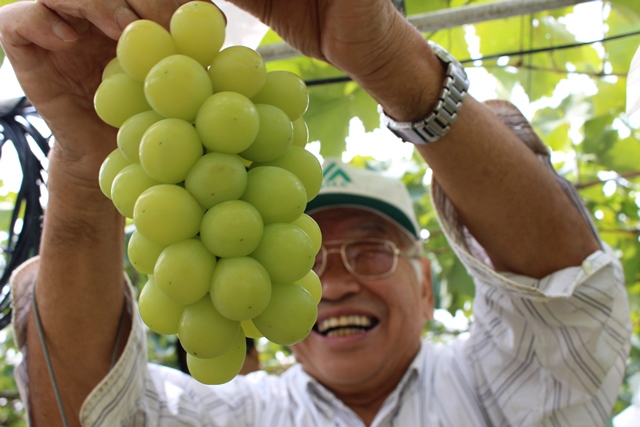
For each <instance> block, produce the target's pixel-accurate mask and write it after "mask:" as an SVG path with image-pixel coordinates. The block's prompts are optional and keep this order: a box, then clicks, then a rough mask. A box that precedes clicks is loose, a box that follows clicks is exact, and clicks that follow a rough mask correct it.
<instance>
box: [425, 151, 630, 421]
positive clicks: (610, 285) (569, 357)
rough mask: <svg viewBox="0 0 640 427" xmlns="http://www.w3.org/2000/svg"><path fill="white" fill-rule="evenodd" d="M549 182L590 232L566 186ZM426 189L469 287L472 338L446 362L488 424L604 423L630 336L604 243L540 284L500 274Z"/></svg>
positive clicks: (618, 274) (447, 206)
mask: <svg viewBox="0 0 640 427" xmlns="http://www.w3.org/2000/svg"><path fill="white" fill-rule="evenodd" d="M539 157H540V156H539ZM541 160H543V161H545V159H541ZM547 166H549V167H551V165H550V163H547ZM554 174H555V171H554ZM556 177H557V179H558V181H559V182H560V184H561V185H562V187H563V188H564V190H565V192H566V193H567V194H568V196H569V197H570V198H571V200H572V201H573V203H574V204H575V206H576V208H577V209H579V210H580V212H581V213H582V215H583V216H584V217H585V219H586V220H587V221H588V222H589V224H590V225H591V227H592V230H593V232H594V234H596V231H595V227H594V226H593V224H592V223H591V220H590V217H589V215H588V212H587V211H586V209H585V208H584V206H583V205H582V202H581V199H580V197H579V196H578V194H577V192H576V191H575V189H574V188H573V186H571V185H570V184H569V183H568V182H567V181H565V180H563V178H561V177H559V176H558V175H556ZM432 188H433V193H432V197H433V202H434V206H435V207H436V211H437V213H438V218H439V220H440V223H441V225H442V229H443V232H444V233H445V235H446V236H447V239H448V240H449V243H450V244H451V246H452V248H453V250H454V251H455V253H456V255H457V256H458V258H459V259H460V260H461V262H462V263H463V264H464V265H465V267H466V269H467V271H468V272H469V274H470V275H471V276H472V277H473V279H474V282H475V284H476V295H475V298H474V307H473V323H472V326H471V330H470V334H469V336H468V338H467V339H466V340H465V341H464V342H463V344H462V345H461V347H460V348H458V350H459V351H455V352H453V354H452V359H455V360H452V363H455V364H456V366H462V365H464V368H463V369H460V372H463V374H462V375H463V376H464V377H465V378H464V379H463V380H462V379H461V381H464V382H465V383H466V384H471V385H470V387H471V388H472V389H473V393H474V394H475V395H476V397H475V399H477V400H478V401H480V405H481V406H482V407H483V408H484V409H485V411H486V413H485V414H484V416H486V417H488V418H489V419H491V424H492V425H509V426H516V425H535V426H542V425H545V426H546V425H549V426H565V425H566V426H569V425H581V426H591V425H593V426H602V425H605V424H606V423H607V421H608V420H609V417H610V415H611V409H612V407H613V405H614V403H615V401H616V398H617V395H618V390H619V387H620V385H621V382H622V378H623V375H624V370H625V363H626V358H627V355H628V353H629V350H630V336H631V324H630V318H629V305H628V300H627V293H626V289H625V283H624V274H623V271H622V267H621V265H620V263H619V261H618V259H617V258H616V257H615V255H614V253H613V251H612V250H611V249H610V248H609V247H608V246H607V245H606V244H604V243H601V250H598V251H596V252H595V253H593V254H591V255H590V256H589V257H587V259H585V260H584V262H583V263H582V265H580V266H576V267H570V268H566V269H562V270H560V271H556V272H554V273H552V274H550V275H548V276H547V277H544V278H542V279H534V278H530V277H525V276H521V275H516V274H508V273H498V272H496V271H495V270H494V269H493V267H492V265H491V262H490V260H489V257H488V256H487V254H486V252H485V251H484V249H483V248H482V247H481V246H480V244H479V243H478V242H477V241H476V240H475V239H474V238H473V236H472V235H471V234H470V233H469V231H468V230H467V229H465V227H464V226H463V225H462V224H461V222H460V221H459V219H458V215H457V212H456V211H455V208H454V207H453V205H452V204H451V203H450V201H449V200H448V199H447V197H446V195H445V194H444V191H443V190H442V188H441V187H440V186H439V185H438V184H437V182H434V185H433V187H432ZM596 236H597V234H596ZM458 344H460V343H458Z"/></svg>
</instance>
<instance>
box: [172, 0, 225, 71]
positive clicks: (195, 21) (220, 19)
mask: <svg viewBox="0 0 640 427" xmlns="http://www.w3.org/2000/svg"><path fill="white" fill-rule="evenodd" d="M225 26H226V22H225V18H224V15H223V14H222V12H220V10H219V9H218V8H217V7H216V6H215V5H213V4H211V3H206V2H202V1H193V2H189V3H186V4H183V5H182V6H180V7H179V8H178V9H177V10H176V11H175V12H174V13H173V15H172V16H171V22H170V23H169V31H170V32H171V35H172V36H173V40H174V41H175V44H176V46H177V48H178V51H179V52H180V53H182V54H183V55H187V56H190V57H191V58H193V59H195V60H196V61H198V62H199V63H200V64H201V65H202V66H203V67H207V66H209V64H211V61H212V60H213V58H214V57H215V56H216V55H217V54H218V51H219V50H220V48H221V47H222V44H223V43H224V39H225Z"/></svg>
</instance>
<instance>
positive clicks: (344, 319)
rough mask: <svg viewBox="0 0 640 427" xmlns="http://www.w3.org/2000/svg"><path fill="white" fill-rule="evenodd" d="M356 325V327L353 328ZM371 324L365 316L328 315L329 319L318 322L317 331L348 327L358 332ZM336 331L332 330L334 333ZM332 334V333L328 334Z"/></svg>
mask: <svg viewBox="0 0 640 427" xmlns="http://www.w3.org/2000/svg"><path fill="white" fill-rule="evenodd" d="M354 326H356V327H357V328H353V327H354ZM370 326H371V319H369V318H368V317H366V316H359V315H350V316H340V317H330V318H329V319H325V320H323V321H322V322H320V323H319V324H318V331H319V332H321V333H322V332H325V331H327V330H329V329H333V328H338V327H340V328H345V327H346V329H347V330H349V329H357V330H358V332H362V328H368V327H370ZM334 332H336V331H332V332H331V333H334ZM330 336H334V335H330Z"/></svg>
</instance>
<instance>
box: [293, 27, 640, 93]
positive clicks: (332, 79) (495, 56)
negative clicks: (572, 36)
mask: <svg viewBox="0 0 640 427" xmlns="http://www.w3.org/2000/svg"><path fill="white" fill-rule="evenodd" d="M638 35H640V30H639V31H632V32H630V33H625V34H617V35H615V36H609V37H605V38H602V39H599V40H592V41H588V42H580V43H569V44H563V45H557V46H547V47H540V48H535V49H527V50H517V51H511V52H503V53H495V54H491V55H486V56H482V57H479V58H468V59H463V60H461V61H460V63H461V64H468V63H473V62H476V61H487V60H491V59H499V58H502V57H505V56H523V55H535V54H537V53H544V52H552V51H556V50H564V49H574V48H578V47H583V46H588V45H592V44H595V43H606V42H609V41H612V40H618V39H622V38H627V37H633V36H638ZM349 81H351V77H349V76H339V77H330V78H326V79H315V80H308V81H306V82H305V83H306V84H307V86H320V85H325V84H334V83H345V82H349Z"/></svg>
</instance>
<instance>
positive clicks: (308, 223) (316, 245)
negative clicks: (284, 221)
mask: <svg viewBox="0 0 640 427" xmlns="http://www.w3.org/2000/svg"><path fill="white" fill-rule="evenodd" d="M291 224H293V225H295V226H297V227H300V228H301V229H302V231H304V232H305V233H307V236H309V238H310V239H311V243H312V244H313V252H314V253H316V254H317V253H318V251H319V250H320V246H321V245H322V230H320V226H319V225H318V223H317V222H316V220H315V219H313V218H312V217H310V216H309V215H307V214H306V213H303V214H302V215H300V216H299V217H298V218H297V219H296V220H295V221H293V222H291Z"/></svg>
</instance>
